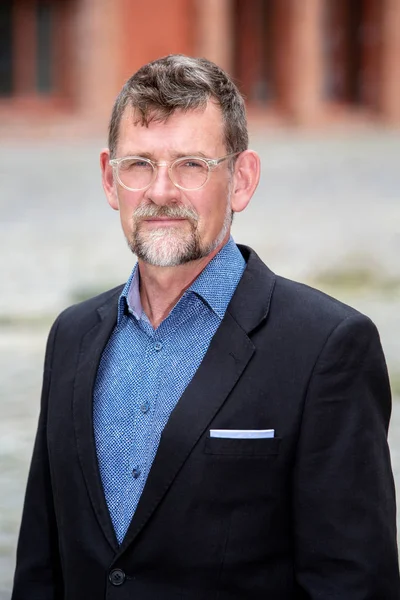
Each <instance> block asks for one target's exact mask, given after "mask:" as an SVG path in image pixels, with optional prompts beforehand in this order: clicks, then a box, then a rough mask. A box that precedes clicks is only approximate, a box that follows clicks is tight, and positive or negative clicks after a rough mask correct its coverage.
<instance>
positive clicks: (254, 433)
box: [210, 429, 275, 440]
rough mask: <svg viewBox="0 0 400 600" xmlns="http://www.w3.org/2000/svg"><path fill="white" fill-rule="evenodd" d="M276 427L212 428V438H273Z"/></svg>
mask: <svg viewBox="0 0 400 600" xmlns="http://www.w3.org/2000/svg"><path fill="white" fill-rule="evenodd" d="M274 436H275V429H210V437H212V438H230V439H241V440H261V439H265V438H273V437H274Z"/></svg>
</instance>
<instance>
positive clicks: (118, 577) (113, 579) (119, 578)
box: [108, 569, 126, 585]
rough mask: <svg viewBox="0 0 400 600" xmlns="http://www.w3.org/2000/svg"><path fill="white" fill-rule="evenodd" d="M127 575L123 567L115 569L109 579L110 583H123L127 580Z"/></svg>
mask: <svg viewBox="0 0 400 600" xmlns="http://www.w3.org/2000/svg"><path fill="white" fill-rule="evenodd" d="M125 577H126V575H125V573H124V572H123V571H122V569H113V570H112V571H110V574H109V576H108V579H109V580H110V583H112V585H122V584H123V583H124V581H125Z"/></svg>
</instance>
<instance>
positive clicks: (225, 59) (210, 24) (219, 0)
mask: <svg viewBox="0 0 400 600" xmlns="http://www.w3.org/2000/svg"><path fill="white" fill-rule="evenodd" d="M232 9H233V3H232V2H231V0H197V2H196V13H197V19H196V21H197V44H196V46H197V48H196V54H197V56H203V57H204V58H208V59H209V60H212V61H213V62H215V63H216V64H217V65H218V66H220V67H222V68H223V69H225V70H226V71H227V72H228V73H230V74H232V70H233V50H234V47H233V45H234V33H233V15H232Z"/></svg>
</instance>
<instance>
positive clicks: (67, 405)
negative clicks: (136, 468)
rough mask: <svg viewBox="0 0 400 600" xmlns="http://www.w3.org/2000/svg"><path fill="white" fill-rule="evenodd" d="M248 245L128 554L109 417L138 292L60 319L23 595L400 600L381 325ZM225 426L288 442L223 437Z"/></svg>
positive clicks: (26, 531)
mask: <svg viewBox="0 0 400 600" xmlns="http://www.w3.org/2000/svg"><path fill="white" fill-rule="evenodd" d="M241 251H242V253H243V254H244V256H245V259H246V261H247V267H246V269H245V272H244V274H243V277H242V279H241V281H240V283H239V285H238V288H237V290H236V292H235V294H234V296H233V298H232V301H231V303H230V304H229V307H228V310H227V313H226V315H225V317H224V319H223V321H222V323H221V325H220V327H219V329H218V330H217V332H216V334H215V336H214V338H213V339H212V342H211V345H210V347H209V350H208V352H207V354H206V356H205V358H204V360H203V361H202V363H201V365H200V367H199V369H198V371H197V373H196V375H195V376H194V378H193V380H192V382H191V383H190V384H189V386H188V387H187V389H186V391H185V392H184V394H183V396H182V398H181V399H180V400H179V402H178V404H177V406H176V408H175V410H174V411H173V413H172V415H171V417H170V420H169V422H168V424H167V426H166V428H165V430H164V432H163V434H162V437H161V443H160V446H159V450H158V452H157V455H156V458H155V461H154V464H153V467H152V469H151V472H150V475H149V477H148V480H147V483H146V486H145V489H144V491H143V494H142V497H141V499H140V502H139V505H138V508H137V510H136V513H135V515H134V517H133V519H132V522H131V525H130V527H129V530H128V532H127V535H126V538H125V540H124V542H123V543H122V545H121V547H118V544H117V541H116V538H115V535H114V531H113V527H112V524H111V520H110V516H109V513H108V510H107V506H106V502H105V498H104V494H103V490H102V484H101V479H100V476H99V469H98V464H97V458H96V451H95V445H94V436H93V423H92V396H93V384H94V380H95V376H96V370H97V368H98V364H99V360H100V357H101V353H102V351H103V348H104V346H105V344H106V342H107V340H108V338H109V336H110V334H111V332H112V330H113V327H114V326H115V323H116V314H117V299H118V296H119V294H120V292H121V288H116V289H114V290H111V291H109V292H107V293H105V294H102V295H101V296H98V297H96V298H93V299H91V300H88V301H86V302H83V303H82V304H79V305H77V306H73V307H71V308H69V309H67V310H66V311H64V312H63V313H62V314H61V315H60V317H59V318H58V319H57V321H56V322H55V324H54V326H53V328H52V330H51V333H50V336H49V340H48V346H47V353H46V360H45V370H44V383H43V394H42V408H41V414H40V419H39V427H38V433H37V437H36V443H35V448H34V454H33V459H32V465H31V470H30V475H29V480H28V487H27V493H26V499H25V506H24V513H23V520H22V526H21V532H20V539H19V546H18V554H17V568H16V574H15V584H14V591H13V596H12V598H13V600H102V599H107V600H178V599H179V600H217V599H218V600H234V599H235V600H253V599H254V600H256V599H257V600H258V599H260V600H261V599H262V600H399V598H400V583H399V571H398V561H397V548H396V518H395V493H394V485H393V477H392V472H391V467H390V458H389V451H388V446H387V441H386V436H387V428H388V422H389V417H390V410H391V401H390V390H389V384H388V377H387V371H386V366H385V361H384V357H383V353H382V350H381V346H380V342H379V336H378V334H377V331H376V329H375V326H374V325H373V324H372V323H371V321H370V320H369V319H368V318H366V317H364V316H363V315H361V314H360V313H358V312H356V311H355V310H353V309H351V308H349V307H348V306H345V305H343V304H341V303H340V302H338V301H336V300H333V299H332V298H330V297H328V296H326V295H324V294H322V293H320V292H318V291H316V290H313V289H311V288H309V287H306V286H304V285H301V284H297V283H294V282H292V281H288V280H286V279H283V278H280V277H276V276H275V275H274V274H273V273H272V272H271V271H270V270H269V269H268V268H267V267H266V266H265V265H264V264H263V263H262V262H261V261H260V259H259V258H258V257H257V256H256V254H255V253H254V252H252V251H251V250H249V249H248V248H245V247H242V248H241ZM210 428H219V429H275V436H276V437H275V438H273V439H263V440H251V439H247V440H246V439H244V440H243V439H217V438H210V435H209V430H210Z"/></svg>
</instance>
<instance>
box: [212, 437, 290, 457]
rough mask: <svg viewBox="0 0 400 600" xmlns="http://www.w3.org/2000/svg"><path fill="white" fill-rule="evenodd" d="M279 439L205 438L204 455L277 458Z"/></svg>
mask: <svg viewBox="0 0 400 600" xmlns="http://www.w3.org/2000/svg"><path fill="white" fill-rule="evenodd" d="M280 443H281V438H276V437H274V438H260V439H257V438H256V439H254V438H253V439H251V438H247V439H240V438H216V437H207V438H206V443H205V449H204V451H205V453H206V454H214V455H224V456H250V457H251V456H277V455H278V454H279V446H280Z"/></svg>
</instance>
